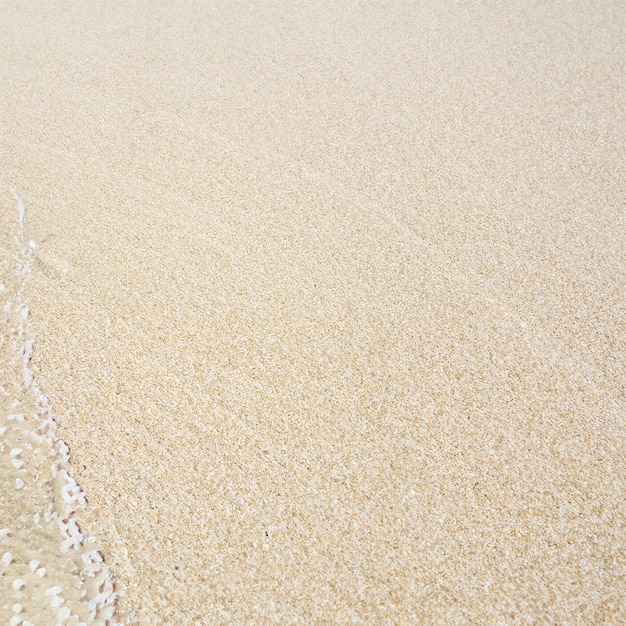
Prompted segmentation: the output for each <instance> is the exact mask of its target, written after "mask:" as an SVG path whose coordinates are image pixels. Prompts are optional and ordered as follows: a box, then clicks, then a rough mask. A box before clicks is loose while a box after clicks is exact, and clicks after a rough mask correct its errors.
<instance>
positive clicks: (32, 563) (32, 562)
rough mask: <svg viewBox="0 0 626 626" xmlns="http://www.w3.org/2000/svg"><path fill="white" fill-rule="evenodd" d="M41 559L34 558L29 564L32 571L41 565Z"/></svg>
mask: <svg viewBox="0 0 626 626" xmlns="http://www.w3.org/2000/svg"><path fill="white" fill-rule="evenodd" d="M40 563H41V562H40V561H38V560H37V559H33V560H32V561H31V562H30V563H29V564H28V567H29V569H30V571H31V572H34V571H35V570H37V568H38V567H39V565H40Z"/></svg>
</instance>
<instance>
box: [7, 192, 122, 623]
mask: <svg viewBox="0 0 626 626" xmlns="http://www.w3.org/2000/svg"><path fill="white" fill-rule="evenodd" d="M25 214H26V210H25V207H24V204H23V203H22V201H21V200H20V198H19V197H18V196H17V194H15V193H13V192H12V190H9V189H3V190H2V192H1V196H0V220H1V222H2V229H1V231H0V232H1V233H2V234H1V237H2V239H1V240H0V317H1V324H2V333H1V337H0V598H1V600H0V623H2V624H7V625H10V626H18V625H19V624H22V625H23V626H28V625H29V624H62V625H64V626H79V625H81V624H102V625H105V626H109V625H113V624H115V623H116V620H115V602H116V595H117V594H116V591H115V586H114V582H113V577H112V575H111V573H110V572H109V570H108V568H107V566H106V565H105V563H104V561H103V557H102V554H101V552H100V549H99V545H98V543H97V541H96V540H95V538H94V537H91V536H90V535H89V534H88V533H87V532H85V529H84V528H83V527H81V524H80V522H79V517H80V510H81V508H82V507H84V506H85V503H86V502H85V496H84V494H83V492H82V490H81V488H80V487H79V486H78V485H77V484H76V483H75V482H74V480H73V479H72V478H71V477H70V473H69V451H68V448H67V446H66V445H65V443H64V442H63V441H62V440H61V439H59V438H58V437H57V435H56V422H55V419H54V415H53V412H52V408H51V406H50V404H49V403H48V400H47V398H46V396H45V395H44V393H43V392H42V391H41V389H40V387H39V385H38V383H37V381H36V380H35V379H34V377H33V372H32V370H31V368H30V358H31V355H32V351H33V347H34V339H33V337H32V336H31V334H30V333H29V330H28V317H29V309H28V306H27V304H26V302H25V301H24V290H25V287H26V285H27V283H28V281H29V278H30V271H31V265H32V263H33V261H34V259H35V258H36V249H37V244H36V243H35V242H34V241H33V242H31V241H26V239H25V235H24V233H25V228H24V222H25V217H26V215H25Z"/></svg>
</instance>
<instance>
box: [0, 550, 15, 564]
mask: <svg viewBox="0 0 626 626" xmlns="http://www.w3.org/2000/svg"><path fill="white" fill-rule="evenodd" d="M11 561H13V555H12V554H11V553H10V552H5V553H4V554H3V555H2V559H0V562H1V563H2V565H4V566H5V567H7V566H8V565H11Z"/></svg>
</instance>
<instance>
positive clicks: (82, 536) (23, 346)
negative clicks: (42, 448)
mask: <svg viewBox="0 0 626 626" xmlns="http://www.w3.org/2000/svg"><path fill="white" fill-rule="evenodd" d="M8 188H9V190H10V192H11V194H12V195H13V198H14V199H15V201H16V203H17V210H18V216H19V230H18V233H17V236H16V238H15V243H16V244H17V246H18V249H19V255H20V256H21V258H22V266H21V267H20V268H19V269H20V274H22V280H21V282H20V285H19V287H18V290H17V295H16V302H15V303H14V304H13V306H14V307H15V310H16V311H17V312H18V314H19V315H18V319H19V324H18V327H17V328H16V332H17V338H18V342H19V345H20V350H21V352H22V355H21V361H22V374H23V378H24V385H25V389H26V390H27V391H29V392H31V393H32V394H33V395H34V397H35V405H36V407H37V413H39V415H40V416H41V417H42V418H43V421H42V422H40V423H39V426H40V427H43V428H44V429H45V430H44V432H43V434H41V435H39V434H36V433H33V434H35V436H36V437H37V438H39V439H40V440H41V441H42V443H43V442H45V443H47V444H48V445H49V446H50V448H51V449H52V450H54V451H55V452H56V461H55V463H54V464H53V471H54V472H55V475H54V478H55V482H56V483H57V488H58V490H59V492H60V495H61V500H60V501H57V502H55V503H49V505H48V508H47V510H46V512H45V513H44V518H45V519H46V521H50V520H54V519H56V520H57V522H58V524H59V528H60V530H61V535H62V537H63V540H62V541H61V546H60V547H61V550H62V551H64V552H69V551H72V550H76V549H79V548H87V544H91V543H97V540H96V539H95V538H93V537H92V536H90V535H86V533H85V532H84V531H83V530H82V529H81V527H80V525H79V523H78V521H77V519H76V512H77V507H84V506H85V505H86V499H85V494H84V492H83V490H82V489H81V487H80V486H79V485H78V484H77V483H76V481H74V479H73V478H72V477H71V476H70V474H69V473H68V471H67V469H66V468H68V467H69V462H70V457H69V448H68V446H67V444H66V443H65V441H63V440H62V439H60V438H59V437H58V436H57V434H56V430H57V423H56V419H55V417H54V412H53V410H52V406H51V405H50V402H49V401H48V398H47V396H46V395H45V394H44V393H43V391H42V390H41V387H40V386H39V384H38V382H37V380H36V379H35V375H34V372H33V370H32V368H31V367H30V362H31V359H32V355H33V348H34V344H35V341H34V337H33V336H32V335H31V334H29V333H28V331H27V329H26V320H27V318H28V315H29V313H30V311H29V308H28V306H27V304H26V303H25V302H24V290H25V289H26V286H27V284H28V282H29V279H30V275H31V267H32V263H33V260H34V258H35V257H34V250H35V249H36V248H37V244H36V243H35V242H34V241H31V242H29V244H28V245H27V244H26V242H25V229H26V207H25V205H24V202H23V201H22V199H21V198H20V197H19V195H18V194H17V193H16V191H15V190H14V189H13V188H12V187H10V186H9V187H8ZM9 304H10V303H9ZM15 417H18V416H15ZM54 504H56V505H57V506H58V507H59V508H61V511H55V510H54ZM82 561H83V564H84V566H83V568H82V570H81V573H80V576H81V579H82V580H88V579H99V580H97V581H96V582H97V589H98V593H97V594H96V595H94V596H93V597H92V598H89V599H88V600H87V601H86V604H87V608H88V611H89V614H90V623H93V624H95V623H98V621H100V623H101V624H103V626H122V624H121V623H119V622H116V621H114V617H115V612H116V601H117V593H116V591H115V584H114V577H113V574H112V573H111V571H110V570H109V568H108V567H107V565H106V563H105V562H104V558H103V556H102V554H101V553H100V552H99V551H98V550H86V551H85V552H84V553H83V554H82ZM92 620H97V621H92Z"/></svg>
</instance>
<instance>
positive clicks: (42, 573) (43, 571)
mask: <svg viewBox="0 0 626 626" xmlns="http://www.w3.org/2000/svg"><path fill="white" fill-rule="evenodd" d="M35 574H37V576H39V578H44V577H45V575H46V568H45V567H40V568H39V569H38V570H37V571H36V572H35Z"/></svg>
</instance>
